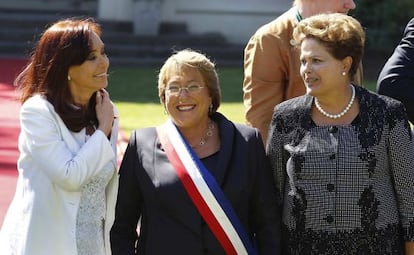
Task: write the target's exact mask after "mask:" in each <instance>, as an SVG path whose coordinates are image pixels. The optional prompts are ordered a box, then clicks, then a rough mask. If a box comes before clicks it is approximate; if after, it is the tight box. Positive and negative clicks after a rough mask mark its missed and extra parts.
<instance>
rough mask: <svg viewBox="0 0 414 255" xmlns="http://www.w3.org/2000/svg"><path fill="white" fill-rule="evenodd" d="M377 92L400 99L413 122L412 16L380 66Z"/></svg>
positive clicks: (413, 46)
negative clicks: (395, 45) (397, 42)
mask: <svg viewBox="0 0 414 255" xmlns="http://www.w3.org/2000/svg"><path fill="white" fill-rule="evenodd" d="M377 92H378V93H379V94H382V95H386V96H390V97H393V98H395V99H397V100H399V101H401V102H402V103H403V104H404V106H405V108H406V110H407V114H408V119H409V120H410V122H411V123H413V124H414V18H413V19H411V20H410V21H409V22H408V24H407V26H406V27H405V30H404V34H403V37H402V39H401V41H400V43H399V44H398V46H397V47H396V48H395V50H394V52H393V54H392V55H391V57H390V58H389V59H388V60H387V62H386V63H385V65H384V66H383V68H382V70H381V72H380V74H379V77H378V81H377Z"/></svg>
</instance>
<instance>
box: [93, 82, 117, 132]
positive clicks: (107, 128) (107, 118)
mask: <svg viewBox="0 0 414 255" xmlns="http://www.w3.org/2000/svg"><path fill="white" fill-rule="evenodd" d="M95 111H96V117H97V118H98V121H99V126H98V129H100V130H101V131H102V132H104V133H105V135H106V136H109V134H110V133H111V130H112V124H113V121H114V109H113V104H112V102H111V99H110V98H109V93H108V92H107V91H106V90H105V89H101V90H99V91H97V92H96V106H95Z"/></svg>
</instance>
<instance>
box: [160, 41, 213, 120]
mask: <svg viewBox="0 0 414 255" xmlns="http://www.w3.org/2000/svg"><path fill="white" fill-rule="evenodd" d="M183 67H190V68H194V69H196V70H198V71H199V72H200V73H201V75H202V77H203V79H204V82H205V84H206V86H207V88H208V92H209V95H210V96H211V99H212V105H213V107H212V109H211V111H210V112H209V114H212V113H214V112H216V110H217V109H218V108H219V106H220V103H221V91H220V84H219V79H218V75H217V71H216V68H215V64H214V63H213V62H212V61H211V60H210V59H209V58H208V57H207V56H206V55H204V54H202V53H200V52H197V51H194V50H192V49H184V50H180V51H177V52H175V53H174V54H172V55H171V56H170V57H169V58H168V59H167V60H166V61H165V63H164V64H163V66H162V67H161V69H160V72H159V74H158V96H159V98H160V102H161V103H162V104H163V105H165V88H166V86H167V82H168V79H169V78H170V77H168V76H169V73H170V71H171V70H177V69H178V70H180V69H181V68H183Z"/></svg>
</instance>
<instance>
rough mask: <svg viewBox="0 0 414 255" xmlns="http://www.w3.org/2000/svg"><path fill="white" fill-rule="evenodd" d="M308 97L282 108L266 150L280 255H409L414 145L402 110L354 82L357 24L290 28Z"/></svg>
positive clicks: (336, 20)
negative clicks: (275, 192) (278, 209)
mask: <svg viewBox="0 0 414 255" xmlns="http://www.w3.org/2000/svg"><path fill="white" fill-rule="evenodd" d="M294 38H295V40H296V42H297V44H298V47H300V48H301V56H300V60H301V69H300V72H301V76H302V78H303V80H304V82H305V85H306V89H307V94H306V95H304V96H300V97H297V98H294V99H291V100H288V101H286V102H284V103H282V104H280V105H278V106H277V107H276V108H275V110H274V113H273V117H272V122H271V126H270V133H269V134H270V135H269V138H268V140H267V154H268V156H269V157H270V160H271V164H272V168H273V171H274V177H275V181H276V186H277V188H278V189H279V191H280V194H281V197H280V199H281V201H280V202H281V204H282V205H283V214H282V215H283V216H282V221H283V233H282V238H283V240H282V242H283V254H318V255H321V254H375V255H378V254H413V252H414V251H413V247H414V243H413V242H412V241H413V240H414V195H413V194H414V171H413V169H414V143H413V139H412V134H411V132H410V127H409V124H408V120H407V115H406V112H405V110H404V107H403V105H402V104H401V103H400V102H399V101H396V100H394V99H391V98H389V97H385V96H379V95H377V94H374V93H372V92H369V91H367V90H366V89H364V88H361V87H359V86H354V85H353V84H351V83H350V77H352V75H353V74H354V73H355V71H356V68H357V63H359V61H360V59H361V57H362V55H363V50H364V43H365V34H364V31H363V29H362V27H361V25H360V24H359V22H358V21H357V20H355V19H354V18H352V17H350V16H347V15H344V14H322V15H317V16H314V17H310V18H308V19H305V20H303V21H302V22H300V23H299V24H298V26H297V27H296V28H295V31H294Z"/></svg>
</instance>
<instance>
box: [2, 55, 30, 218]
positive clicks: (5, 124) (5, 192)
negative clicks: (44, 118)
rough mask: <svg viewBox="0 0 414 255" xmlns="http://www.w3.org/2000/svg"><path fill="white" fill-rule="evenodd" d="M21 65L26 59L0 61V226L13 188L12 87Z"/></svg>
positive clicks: (15, 117) (15, 127)
mask: <svg viewBox="0 0 414 255" xmlns="http://www.w3.org/2000/svg"><path fill="white" fill-rule="evenodd" d="M25 64H26V60H16V59H0V225H1V224H2V223H3V218H4V215H5V213H6V210H7V207H8V206H9V204H10V201H11V199H12V197H13V194H14V190H15V186H16V179H17V178H16V177H17V169H16V161H17V158H18V156H19V152H18V150H17V139H18V136H19V131H20V126H19V108H20V103H19V102H18V101H17V100H16V99H17V96H18V94H17V93H16V92H15V90H14V87H13V86H12V84H13V80H14V79H15V77H16V75H17V74H18V73H19V72H20V71H21V70H22V69H23V67H24V65H25Z"/></svg>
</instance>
